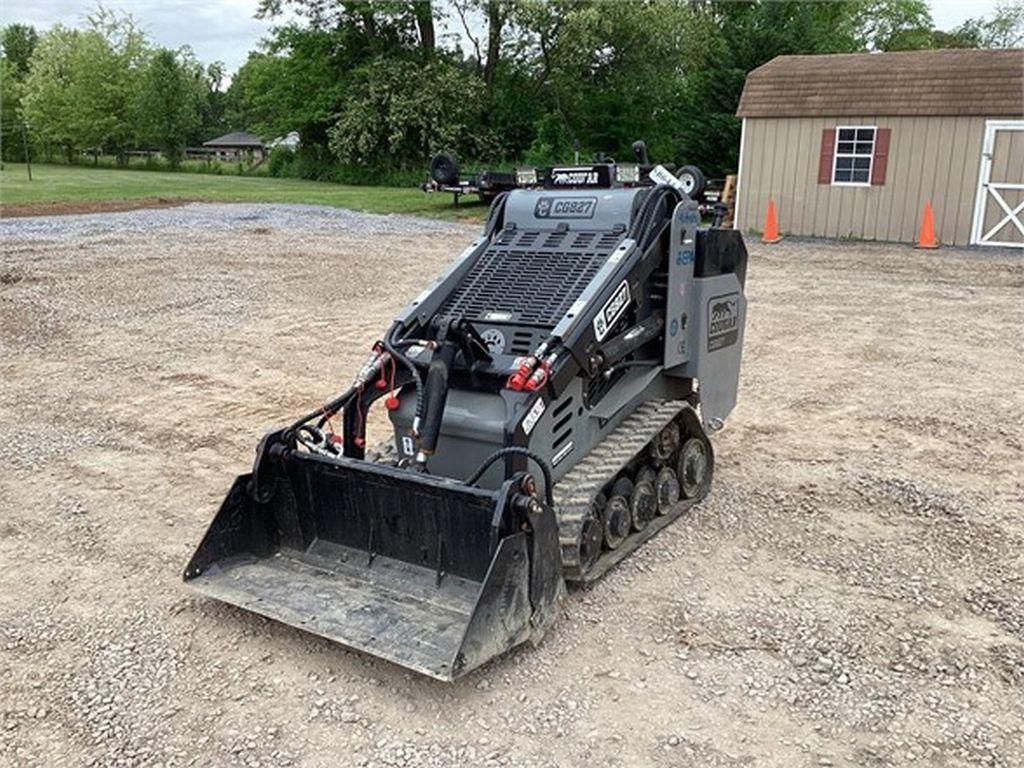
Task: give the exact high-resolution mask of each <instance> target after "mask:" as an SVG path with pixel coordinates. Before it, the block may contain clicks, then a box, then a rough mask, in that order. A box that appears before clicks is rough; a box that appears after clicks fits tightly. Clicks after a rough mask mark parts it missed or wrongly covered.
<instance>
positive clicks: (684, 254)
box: [676, 248, 694, 267]
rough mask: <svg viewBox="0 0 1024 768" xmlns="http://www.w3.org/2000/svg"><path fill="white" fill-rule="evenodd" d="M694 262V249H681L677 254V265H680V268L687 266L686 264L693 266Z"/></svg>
mask: <svg viewBox="0 0 1024 768" xmlns="http://www.w3.org/2000/svg"><path fill="white" fill-rule="evenodd" d="M693 262H694V253H693V248H680V249H679V251H678V252H677V253H676V264H678V265H679V266H680V267H682V266H685V265H686V264H693Z"/></svg>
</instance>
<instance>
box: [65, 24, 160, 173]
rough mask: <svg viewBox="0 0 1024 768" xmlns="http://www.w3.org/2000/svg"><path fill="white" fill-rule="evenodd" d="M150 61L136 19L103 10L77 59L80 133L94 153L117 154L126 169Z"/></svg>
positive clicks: (75, 97) (83, 40)
mask: <svg viewBox="0 0 1024 768" xmlns="http://www.w3.org/2000/svg"><path fill="white" fill-rule="evenodd" d="M148 56H149V50H148V45H147V42H146V38H145V35H144V34H143V33H142V31H141V30H140V29H139V27H138V25H137V23H136V22H135V20H134V19H133V18H132V16H131V15H130V14H126V13H125V14H121V13H116V12H114V11H109V10H107V9H105V8H103V7H102V6H100V7H99V8H98V9H97V10H96V12H94V13H93V14H92V15H90V16H89V17H88V28H87V29H86V31H85V32H83V33H82V35H81V39H80V46H79V47H78V48H77V49H76V52H75V55H74V57H73V58H72V83H71V92H72V112H73V127H74V134H75V136H76V137H77V139H78V141H79V142H80V143H81V144H83V145H84V146H86V147H88V148H94V149H97V150H99V149H109V150H111V151H112V152H113V153H114V154H115V155H116V156H117V160H118V164H120V165H126V164H127V162H128V154H127V153H128V149H129V147H130V146H131V145H132V144H133V143H134V141H135V138H136V133H137V132H136V130H135V124H134V117H135V113H134V111H133V107H134V103H135V100H136V94H137V93H138V91H139V83H140V80H141V75H142V71H143V68H144V66H145V64H146V61H147V59H148Z"/></svg>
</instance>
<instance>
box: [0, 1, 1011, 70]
mask: <svg viewBox="0 0 1024 768" xmlns="http://www.w3.org/2000/svg"><path fill="white" fill-rule="evenodd" d="M103 4H104V6H105V7H107V8H112V9H117V10H123V11H129V12H131V14H132V15H133V16H135V18H136V19H138V20H139V21H140V22H141V23H142V25H143V26H144V27H145V29H146V32H147V33H148V34H149V36H150V38H151V39H152V40H154V41H155V42H156V43H157V44H159V45H164V46H167V47H168V48H177V47H179V46H182V45H190V46H192V49H193V50H194V51H195V52H196V56H198V57H199V60H200V61H203V62H209V61H217V60H219V61H223V62H224V63H225V64H226V65H227V68H228V70H229V71H232V72H233V71H234V70H236V69H238V67H240V66H241V65H242V64H243V62H245V58H246V55H247V54H248V52H249V51H250V50H252V49H253V48H255V47H256V46H257V45H258V43H259V41H260V39H261V38H263V37H265V36H266V35H267V33H268V32H269V30H270V26H271V25H270V23H268V22H266V21H261V20H259V19H256V18H254V17H253V14H254V13H255V12H256V6H257V4H258V2H257V0H135V1H134V2H133V1H132V0H105V2H104V3H103ZM995 4H996V0H932V2H931V6H932V15H933V17H934V19H935V25H936V26H937V27H938V28H939V29H950V28H952V27H955V26H957V25H958V24H959V23H960V22H962V21H963V20H964V19H966V18H969V17H971V16H979V15H984V14H987V13H989V12H990V11H991V10H992V8H993V7H994V6H995ZM95 7H96V6H95V3H94V2H90V1H89V0H0V17H2V22H3V23H4V24H10V23H13V22H21V23H24V24H32V25H33V26H35V27H36V28H37V29H39V30H43V29H46V28H47V27H50V26H52V25H53V24H56V23H58V22H60V23H64V24H66V25H68V26H77V25H79V24H80V23H81V21H82V20H83V19H84V17H85V16H86V15H87V14H88V13H89V12H90V11H91V10H92V9H94V8H95Z"/></svg>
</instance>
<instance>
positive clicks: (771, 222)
mask: <svg viewBox="0 0 1024 768" xmlns="http://www.w3.org/2000/svg"><path fill="white" fill-rule="evenodd" d="M781 239H782V236H781V235H780V234H779V221H778V217H777V216H776V215H775V201H774V200H769V201H768V213H767V214H765V217H764V237H762V238H761V242H762V243H777V242H779V240H781Z"/></svg>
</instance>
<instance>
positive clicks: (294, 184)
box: [0, 163, 486, 219]
mask: <svg viewBox="0 0 1024 768" xmlns="http://www.w3.org/2000/svg"><path fill="white" fill-rule="evenodd" d="M140 198H165V199H182V200H207V201H218V202H246V203H311V204H317V205H333V206H339V207H343V208H352V209H354V210H358V211H368V212H370V213H406V214H414V215H419V216H433V217H437V218H446V219H456V218H479V217H480V216H482V215H483V214H484V213H485V212H486V208H485V207H484V206H483V205H482V204H479V203H477V202H476V200H475V199H473V200H472V201H471V202H465V203H464V204H463V205H461V206H459V207H458V208H456V207H455V206H453V205H452V197H451V195H447V194H430V195H428V194H424V193H423V192H422V191H420V190H419V189H416V188H413V187H410V188H398V187H353V186H343V185H340V184H329V183H326V182H318V181H302V180H299V179H272V178H267V177H251V176H214V175H208V174H198V173H167V172H161V171H131V170H114V169H106V168H84V167H69V166H64V165H33V166H32V181H29V180H28V174H27V173H26V172H25V166H24V165H20V164H17V163H6V164H5V165H4V168H3V170H0V205H4V206H7V205H24V204H32V203H36V204H38V203H87V202H99V201H123V200H137V199H140Z"/></svg>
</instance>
